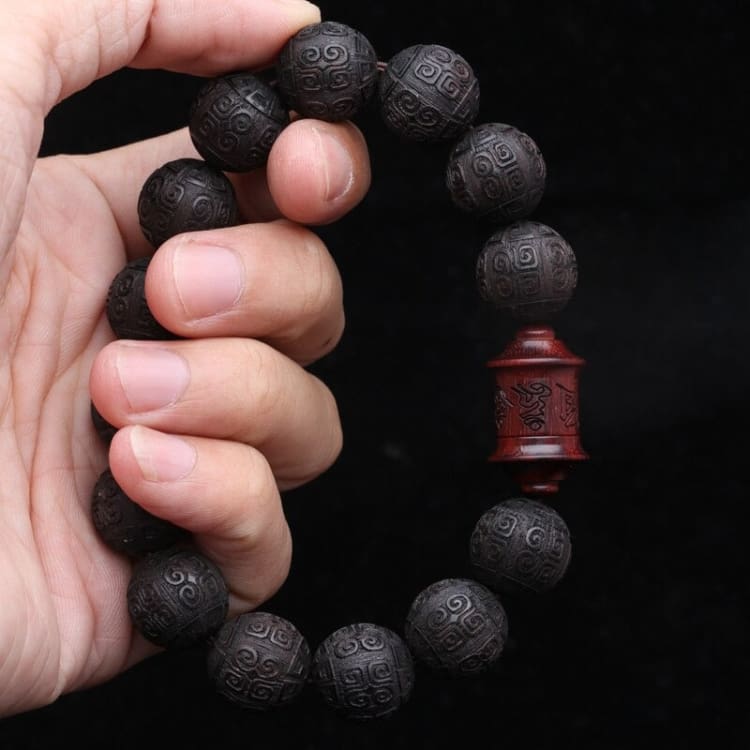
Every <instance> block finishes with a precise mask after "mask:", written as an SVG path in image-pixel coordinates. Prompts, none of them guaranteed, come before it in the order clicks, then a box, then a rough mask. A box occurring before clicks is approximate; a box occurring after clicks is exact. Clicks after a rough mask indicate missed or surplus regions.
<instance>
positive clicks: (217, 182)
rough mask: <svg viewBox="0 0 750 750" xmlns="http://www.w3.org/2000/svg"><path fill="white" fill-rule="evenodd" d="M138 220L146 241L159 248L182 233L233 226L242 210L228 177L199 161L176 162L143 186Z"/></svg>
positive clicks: (159, 170)
mask: <svg viewBox="0 0 750 750" xmlns="http://www.w3.org/2000/svg"><path fill="white" fill-rule="evenodd" d="M138 218H139V220H140V224H141V229H142V230H143V234H144V235H145V237H146V239H147V240H148V241H149V242H150V243H151V244H152V245H153V246H154V247H159V246H160V245H161V244H163V243H164V242H166V241H167V240H168V239H169V238H170V237H174V236H175V235H177V234H181V233H182V232H197V231H201V230H205V229H221V228H224V227H230V226H234V225H236V224H237V223H238V222H239V208H238V206H237V197H236V195H235V192H234V188H233V187H232V183H231V182H230V181H229V179H228V178H227V176H226V175H225V174H223V173H222V172H220V171H219V170H218V169H216V168H215V167H212V166H209V165H208V164H207V163H206V162H205V161H201V160H200V159H175V160H174V161H170V162H167V163H166V164H164V165H163V166H161V167H159V168H158V169H157V170H155V171H154V172H153V173H152V174H151V175H150V176H149V177H148V179H147V180H146V182H145V183H144V185H143V188H142V189H141V193H140V196H139V198H138Z"/></svg>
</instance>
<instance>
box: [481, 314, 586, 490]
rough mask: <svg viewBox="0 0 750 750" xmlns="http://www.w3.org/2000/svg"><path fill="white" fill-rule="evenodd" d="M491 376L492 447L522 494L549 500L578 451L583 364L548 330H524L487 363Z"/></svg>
mask: <svg viewBox="0 0 750 750" xmlns="http://www.w3.org/2000/svg"><path fill="white" fill-rule="evenodd" d="M487 364H488V367H490V368H491V369H492V370H493V372H494V376H495V426H496V428H497V446H496V448H495V452H494V453H493V454H492V456H491V457H490V461H499V462H502V463H503V464H504V465H505V467H506V468H507V469H508V471H509V473H510V474H511V476H512V477H513V478H514V479H515V481H516V482H518V484H519V485H520V486H521V491H522V492H523V493H525V494H527V495H532V496H540V495H550V494H554V493H555V492H557V491H558V488H559V483H560V482H561V481H562V480H563V479H564V478H565V476H566V475H567V472H568V470H569V469H570V467H571V466H573V465H574V463H576V462H580V461H585V460H586V459H587V458H588V455H587V454H586V452H585V451H584V450H583V448H582V447H581V442H580V425H579V421H580V420H579V406H578V382H579V379H580V372H581V369H582V368H583V366H584V365H585V362H584V360H582V359H581V358H580V357H576V356H575V355H574V354H572V353H571V352H570V351H569V350H568V348H567V347H566V346H565V344H564V343H563V342H562V341H560V339H558V338H556V337H555V332H554V330H553V329H552V328H550V327H549V326H538V327H532V326H527V327H524V328H521V329H519V330H518V331H517V333H516V336H515V338H514V339H513V341H511V342H510V343H509V344H508V346H506V347H505V349H504V350H503V351H502V353H501V354H499V355H498V356H497V357H495V358H493V359H492V360H491V361H490V362H488V363H487Z"/></svg>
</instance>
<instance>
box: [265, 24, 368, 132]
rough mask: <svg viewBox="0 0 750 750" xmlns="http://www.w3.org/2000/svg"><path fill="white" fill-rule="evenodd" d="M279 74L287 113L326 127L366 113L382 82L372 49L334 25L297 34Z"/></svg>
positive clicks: (347, 29)
mask: <svg viewBox="0 0 750 750" xmlns="http://www.w3.org/2000/svg"><path fill="white" fill-rule="evenodd" d="M276 69H277V73H278V85H279V90H280V91H281V95H282V97H283V98H284V100H285V101H286V103H287V105H288V106H289V108H290V109H293V110H295V111H296V112H298V113H299V114H301V115H302V116H304V117H315V118H317V119H319V120H327V121H328V122H336V121H340V120H348V119H351V118H353V117H354V116H355V115H356V114H358V113H359V112H360V111H362V110H363V109H364V107H365V106H366V105H367V104H368V102H369V101H370V99H371V98H372V96H373V95H374V93H375V90H376V87H377V81H378V57H377V54H376V53H375V50H374V49H373V47H372V44H370V42H369V41H368V40H367V38H366V37H365V36H364V35H363V34H361V33H360V32H359V31H356V30H355V29H352V28H351V27H349V26H346V25H345V24H343V23H334V22H333V21H323V22H322V23H317V24H312V25H311V26H306V27H305V28H303V29H302V30H300V31H299V32H297V34H295V35H294V36H293V37H292V38H291V39H290V40H289V41H288V42H287V43H286V45H284V48H283V49H282V50H281V54H280V55H279V59H278V62H277V66H276Z"/></svg>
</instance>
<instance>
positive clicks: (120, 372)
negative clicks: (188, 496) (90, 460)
mask: <svg viewBox="0 0 750 750" xmlns="http://www.w3.org/2000/svg"><path fill="white" fill-rule="evenodd" d="M90 392H91V397H92V400H93V402H94V405H95V406H96V408H97V409H98V410H99V412H100V413H101V414H102V416H103V417H104V419H106V420H107V421H108V422H109V423H110V424H112V425H114V426H115V427H118V428H120V427H123V426H125V425H130V424H141V425H144V426H147V427H151V428H154V429H157V430H162V431H164V432H170V433H178V434H185V435H195V436H201V437H208V438H220V439H225V440H232V441H236V442H240V443H246V444H247V445H251V446H253V447H255V448H257V449H258V450H259V451H261V452H262V453H263V454H264V455H265V457H266V459H267V460H268V462H269V464H270V465H271V467H272V469H273V472H274V474H275V476H276V477H277V480H278V481H279V484H280V486H281V487H282V489H288V488H290V487H295V486H298V485H300V484H303V483H305V482H307V481H309V480H310V479H312V478H314V477H315V476H317V475H318V474H320V473H322V472H323V471H325V470H326V469H327V468H328V467H329V466H331V464H332V463H333V462H334V461H335V460H336V458H337V457H338V455H339V453H340V451H341V445H342V435H341V424H340V421H339V414H338V409H337V407H336V402H335V399H334V398H333V395H332V394H331V392H330V391H329V390H328V388H327V387H326V386H325V385H324V384H323V383H322V382H321V381H320V380H319V379H318V378H316V377H315V376H314V375H312V374H311V373H309V372H308V371H307V370H305V369H304V368H302V367H301V366H300V365H298V364H296V363H295V362H293V361H292V360H291V359H289V358H287V357H285V356H284V355H282V354H280V353H279V352H278V351H276V350H275V349H273V348H272V347H270V346H268V345H267V344H264V343H262V342H260V341H256V340H252V339H235V338H233V339H218V338H217V339H202V340H200V341H172V342H155V341H114V342H112V343H110V344H109V345H107V346H106V347H104V349H102V351H101V352H100V353H99V354H98V356H97V358H96V360H95V361H94V365H93V367H92V369H91V377H90Z"/></svg>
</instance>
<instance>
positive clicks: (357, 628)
mask: <svg viewBox="0 0 750 750" xmlns="http://www.w3.org/2000/svg"><path fill="white" fill-rule="evenodd" d="M310 676H311V680H312V681H313V684H314V685H315V686H316V688H317V689H318V690H319V691H320V694H321V695H322V697H323V700H324V701H325V703H326V704H327V705H328V706H330V707H331V708H333V709H334V710H335V711H337V712H338V713H340V714H342V715H343V716H346V717H348V718H351V719H362V720H365V719H378V718H385V717H388V716H391V715H392V714H393V713H395V712H396V711H397V710H398V709H399V708H400V707H401V706H403V705H404V703H406V701H408V700H409V698H410V696H411V693H412V690H413V688H414V660H413V658H412V655H411V653H410V652H409V649H408V647H407V645H406V643H405V642H404V641H403V640H402V639H401V638H400V637H399V636H398V635H397V634H396V633H394V632H393V631H392V630H389V629H388V628H385V627H383V626H381V625H373V624H371V623H357V624H354V625H347V626H345V627H343V628H339V629H338V630H336V631H335V632H333V633H331V634H330V635H329V636H328V637H327V638H326V639H325V640H324V641H323V642H322V643H321V644H320V646H318V648H317V650H316V651H315V655H314V656H313V662H312V671H311V675H310Z"/></svg>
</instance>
